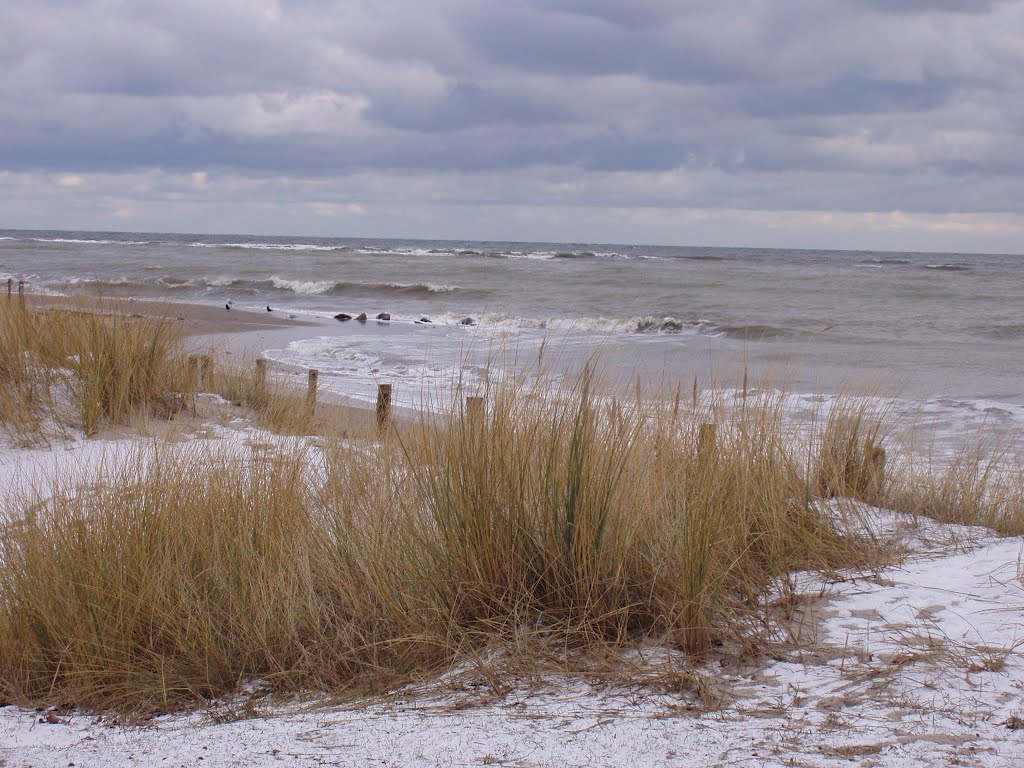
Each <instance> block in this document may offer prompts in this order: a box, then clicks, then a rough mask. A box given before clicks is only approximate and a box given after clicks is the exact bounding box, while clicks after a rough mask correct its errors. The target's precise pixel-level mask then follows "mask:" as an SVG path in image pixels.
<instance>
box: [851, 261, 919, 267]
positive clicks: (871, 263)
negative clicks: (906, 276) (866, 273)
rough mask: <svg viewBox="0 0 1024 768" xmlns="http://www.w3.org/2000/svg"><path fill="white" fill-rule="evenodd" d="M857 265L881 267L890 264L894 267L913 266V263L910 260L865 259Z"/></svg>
mask: <svg viewBox="0 0 1024 768" xmlns="http://www.w3.org/2000/svg"><path fill="white" fill-rule="evenodd" d="M857 264H858V265H860V266H872V267H876V266H877V267H881V266H887V265H890V264H891V265H893V266H896V265H904V264H913V262H912V261H911V260H910V259H864V260H862V261H858V262H857Z"/></svg>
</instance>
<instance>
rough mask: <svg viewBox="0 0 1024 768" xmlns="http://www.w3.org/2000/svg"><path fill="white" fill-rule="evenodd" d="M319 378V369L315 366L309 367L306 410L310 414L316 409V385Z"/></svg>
mask: <svg viewBox="0 0 1024 768" xmlns="http://www.w3.org/2000/svg"><path fill="white" fill-rule="evenodd" d="M319 380H320V371H318V370H317V369H316V368H310V369H309V384H308V386H307V387H306V410H307V411H309V415H310V416H312V415H313V413H314V412H315V411H316V386H317V382H318V381H319Z"/></svg>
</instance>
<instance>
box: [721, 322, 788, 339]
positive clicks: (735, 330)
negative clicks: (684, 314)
mask: <svg viewBox="0 0 1024 768" xmlns="http://www.w3.org/2000/svg"><path fill="white" fill-rule="evenodd" d="M709 330H710V331H711V333H712V335H721V336H726V337H727V338H730V339H743V340H744V341H760V340H762V339H782V338H786V337H789V336H792V335H793V331H792V330H790V329H787V328H779V327H778V326H774V325H762V324H759V323H751V324H749V325H716V326H712V327H711V329H709Z"/></svg>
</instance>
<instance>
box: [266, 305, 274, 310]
mask: <svg viewBox="0 0 1024 768" xmlns="http://www.w3.org/2000/svg"><path fill="white" fill-rule="evenodd" d="M273 311H274V310H272V309H271V308H270V305H269V304H267V312H273Z"/></svg>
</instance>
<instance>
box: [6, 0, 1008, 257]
mask: <svg viewBox="0 0 1024 768" xmlns="http://www.w3.org/2000/svg"><path fill="white" fill-rule="evenodd" d="M0 203H2V205H0V227H3V228H17V229H26V228H32V229H88V230H130V231H159V232H221V233H252V234H293V235H313V236H316V235H324V236H330V235H335V236H360V237H410V238H453V239H489V240H531V241H538V240H539V241H559V242H563V241H564V242H610V243H652V244H653V243H657V244H678V245H733V246H766V247H809V248H854V249H878V250H939V251H958V250H959V251H986V252H1000V253H1024V2H1020V1H1019V0H1002V1H1000V0H961V1H960V2H956V1H955V0H628V1H627V0H434V1H433V2H427V1H426V0H342V1H339V2H330V1H329V0H162V1H161V0H19V1H18V2H13V1H12V2H4V3H0Z"/></svg>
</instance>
